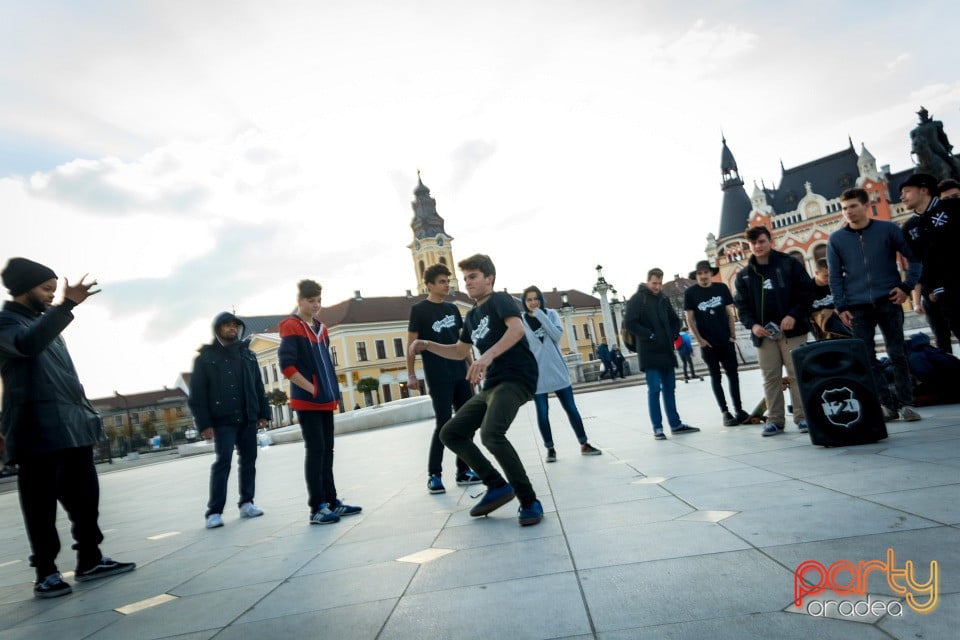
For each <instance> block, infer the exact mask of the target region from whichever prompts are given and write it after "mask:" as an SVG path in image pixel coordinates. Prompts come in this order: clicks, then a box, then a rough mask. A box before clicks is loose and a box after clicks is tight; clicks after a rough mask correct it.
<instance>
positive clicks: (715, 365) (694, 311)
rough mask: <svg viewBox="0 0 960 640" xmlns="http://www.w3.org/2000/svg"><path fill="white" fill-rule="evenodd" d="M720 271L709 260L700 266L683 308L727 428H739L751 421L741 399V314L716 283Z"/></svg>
mask: <svg viewBox="0 0 960 640" xmlns="http://www.w3.org/2000/svg"><path fill="white" fill-rule="evenodd" d="M719 271H720V270H719V269H718V268H717V267H714V266H712V265H711V264H710V263H709V262H707V261H706V260H701V261H700V262H698V263H697V266H696V269H694V271H693V273H691V274H690V278H691V279H692V280H695V281H696V284H694V285H693V286H691V287H688V288H687V290H686V291H684V293H683V308H684V314H685V315H686V318H687V324H688V325H690V330H691V331H693V335H695V336H696V337H697V343H698V344H699V345H700V353H701V355H702V357H703V361H704V363H706V365H707V370H708V371H709V372H710V386H711V387H712V389H713V397H714V398H716V400H717V405H718V406H719V407H720V415H721V419H722V421H723V426H725V427H735V426H736V425H738V424H746V423H748V422H749V421H750V414H749V413H747V412H746V411H744V409H743V401H742V400H741V399H740V374H739V372H738V370H737V325H736V322H737V313H736V311H735V310H734V308H733V296H732V295H730V289H729V288H728V287H727V285H725V284H723V283H722V282H714V281H713V276H715V275H717V273H719ZM720 367H723V371H724V373H726V374H727V388H728V389H729V390H730V400H731V401H732V402H733V410H734V413H730V409H729V407H728V406H727V398H726V396H724V394H723V385H722V384H721V379H720Z"/></svg>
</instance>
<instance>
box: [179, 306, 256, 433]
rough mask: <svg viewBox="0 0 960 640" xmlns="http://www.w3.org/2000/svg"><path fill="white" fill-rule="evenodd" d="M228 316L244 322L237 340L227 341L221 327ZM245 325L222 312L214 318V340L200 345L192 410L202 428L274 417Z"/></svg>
mask: <svg viewBox="0 0 960 640" xmlns="http://www.w3.org/2000/svg"><path fill="white" fill-rule="evenodd" d="M228 320H234V321H236V322H238V323H239V324H240V335H238V336H237V341H236V342H233V343H230V344H223V343H221V342H220V340H219V339H218V338H217V335H216V333H217V327H218V326H219V325H221V324H223V323H224V322H227V321H228ZM244 329H245V327H244V324H243V322H241V321H240V319H239V318H237V317H236V316H235V315H233V314H231V313H226V312H224V313H221V314H220V315H218V316H217V317H216V318H215V319H214V321H213V333H214V337H213V342H211V343H210V344H205V345H203V346H202V347H200V354H199V355H198V356H197V359H196V360H195V361H194V363H193V373H192V374H191V375H190V398H189V400H188V401H187V403H188V404H189V405H190V412H191V413H193V418H194V421H195V422H196V423H197V428H198V429H206V428H207V427H223V426H231V425H236V426H241V425H243V424H250V423H253V422H256V421H257V420H258V419H262V420H269V419H270V403H269V402H268V401H267V396H266V393H265V392H264V389H263V378H262V377H261V375H260V365H259V364H257V357H256V356H255V355H254V354H253V352H252V351H251V350H250V342H249V340H243V331H244Z"/></svg>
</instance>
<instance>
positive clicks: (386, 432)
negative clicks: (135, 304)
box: [0, 371, 960, 640]
mask: <svg viewBox="0 0 960 640" xmlns="http://www.w3.org/2000/svg"><path fill="white" fill-rule="evenodd" d="M628 380H629V379H628ZM741 381H742V384H741V386H742V389H743V396H744V399H745V400H746V401H747V404H748V405H751V406H752V404H754V403H755V402H756V400H757V399H758V398H759V395H760V390H761V386H760V379H759V374H758V373H757V372H756V371H746V372H743V373H742V375H741ZM677 399H678V405H679V407H680V412H681V416H682V417H683V419H684V421H685V422H688V423H690V424H694V425H697V426H700V427H701V428H702V429H703V431H702V432H701V433H697V434H689V435H685V436H677V437H671V436H669V434H668V440H667V441H665V442H659V441H655V440H654V439H653V437H652V430H651V427H650V424H649V420H648V418H647V415H646V387H642V386H629V385H617V386H613V385H610V386H607V387H603V386H599V385H598V386H597V388H595V389H592V390H591V392H590V393H578V394H577V403H578V406H579V408H580V411H581V413H582V415H583V417H584V422H585V425H586V429H587V433H588V435H589V437H590V441H591V443H593V444H594V445H595V446H597V447H600V448H601V449H602V450H603V452H604V453H603V455H602V456H596V457H586V456H581V455H579V451H578V445H577V442H576V439H575V438H574V436H573V433H572V430H571V429H570V428H569V425H568V423H567V420H566V417H565V415H564V413H563V411H562V410H561V409H560V407H559V404H557V403H556V401H555V400H551V418H552V424H553V430H554V438H555V441H556V445H557V450H558V454H559V459H558V461H557V462H556V463H551V464H547V463H545V461H544V450H543V447H542V444H541V442H540V437H539V432H538V430H537V427H536V417H535V412H534V408H533V405H532V403H531V404H528V405H526V406H524V407H523V408H522V409H521V411H520V413H519V414H518V416H517V419H516V421H515V423H514V425H513V426H512V427H511V430H510V438H511V441H512V442H513V443H514V445H515V447H516V449H517V451H518V453H519V455H520V456H521V458H522V459H523V461H524V464H525V465H526V467H527V471H528V474H529V476H530V478H531V481H532V482H533V484H534V487H535V489H536V490H537V492H538V495H539V497H540V499H541V500H542V501H543V504H544V509H545V512H546V515H545V519H544V521H543V522H542V523H540V524H539V525H537V526H533V527H519V526H518V525H517V521H516V510H517V504H516V502H513V503H510V504H508V505H506V506H504V507H503V508H501V509H499V510H497V511H495V512H494V513H493V514H491V515H490V516H489V517H486V518H480V519H475V518H471V517H470V516H469V514H468V511H469V508H470V506H471V505H472V504H474V502H475V501H476V499H477V498H475V497H473V496H476V495H478V494H479V493H480V492H481V490H482V488H481V487H477V486H473V487H457V486H456V484H455V483H454V482H453V480H452V477H449V476H446V477H445V479H444V481H445V484H446V487H447V493H446V494H443V495H429V494H428V493H427V491H426V487H425V483H426V473H425V469H424V468H425V466H426V456H427V442H428V438H429V435H430V432H431V430H432V428H433V425H432V423H431V422H430V421H420V422H413V423H409V424H404V425H396V426H392V427H387V428H382V429H377V430H373V431H364V432H356V433H349V434H343V435H340V436H338V438H337V447H336V461H335V470H336V479H337V486H338V490H339V492H340V495H341V497H342V498H343V499H344V500H345V501H346V502H348V503H350V504H359V505H362V506H363V508H364V510H363V513H362V514H360V515H358V516H353V517H350V518H343V519H342V520H341V522H339V523H337V524H334V525H327V526H311V525H310V524H309V523H308V522H307V515H308V513H307V506H306V492H305V489H304V483H303V478H302V473H303V471H302V469H303V449H302V445H300V444H295V443H291V444H282V445H276V446H272V447H269V448H266V449H261V450H260V451H259V460H258V464H257V469H258V476H257V503H258V505H260V506H261V507H262V508H263V509H264V510H265V512H266V514H265V515H264V516H263V517H261V518H255V519H241V518H239V516H238V513H237V511H236V509H235V503H229V504H228V506H227V509H226V511H225V513H224V520H225V523H226V526H224V527H222V528H220V529H216V530H211V531H208V530H206V529H204V527H203V524H204V518H203V514H204V510H205V503H206V490H207V481H208V474H209V466H210V464H211V463H212V456H211V455H210V454H205V455H204V454H201V455H198V456H192V457H189V458H183V459H177V458H173V457H172V456H163V457H160V456H158V457H157V458H156V459H155V460H162V462H160V463H153V464H150V463H148V462H147V461H139V463H138V464H136V465H134V464H126V463H122V464H121V463H118V464H115V465H112V466H111V467H110V468H109V469H104V468H101V471H102V473H101V494H102V499H101V520H100V521H101V526H102V528H103V530H104V533H105V535H106V541H105V543H104V545H103V548H104V551H105V553H107V554H108V555H111V556H113V557H116V558H119V559H122V560H128V559H129V560H133V561H136V562H137V563H138V569H137V570H136V571H135V572H133V573H131V574H127V575H124V576H118V577H114V578H108V579H105V580H102V581H97V582H92V583H82V584H75V585H74V593H73V594H71V595H69V596H66V597H63V598H59V599H55V600H50V601H40V600H36V599H34V598H33V597H32V590H31V582H32V579H33V573H32V570H31V568H30V567H29V565H28V562H27V557H28V556H29V549H28V548H27V543H26V538H25V535H24V533H23V524H22V519H21V516H20V513H19V505H18V502H17V501H18V495H17V492H16V491H15V487H14V486H12V485H10V484H9V483H7V484H4V487H3V491H0V640H7V639H16V638H38V637H66V638H71V639H73V638H91V639H98V640H99V639H104V638H178V639H184V640H207V639H209V638H218V639H219V638H228V639H229V638H252V637H256V638H263V637H268V638H269V637H331V638H334V637H335V638H358V639H367V638H370V639H374V638H377V639H383V640H385V639H397V638H416V639H418V640H420V639H431V638H437V639H444V640H446V639H451V638H457V639H458V640H459V639H468V638H482V639H483V640H489V639H490V638H543V639H547V638H551V639H559V638H569V639H585V638H602V639H604V640H622V639H626V638H630V639H634V638H658V639H659V638H704V637H710V638H717V639H720V640H723V639H726V638H730V639H733V638H737V639H742V638H771V637H776V638H778V639H780V640H789V639H794V638H796V639H800V638H803V639H804V640H806V639H807V638H810V637H818V638H844V639H846V638H867V639H872V638H878V639H880V638H884V639H887V640H889V639H891V638H893V639H904V640H906V639H908V638H919V637H922V638H927V639H929V638H946V637H953V636H954V634H953V632H954V631H955V630H956V629H957V628H958V626H960V544H958V542H960V511H958V509H960V506H958V505H960V500H958V498H960V406H943V407H926V408H921V409H920V413H921V414H922V415H923V416H924V420H922V421H921V422H917V423H910V424H905V423H899V422H894V423H890V424H889V425H888V431H889V432H890V437H889V438H888V439H887V440H884V441H881V442H878V443H874V444H870V445H865V446H859V447H847V448H821V447H813V446H811V445H810V442H809V438H808V437H807V436H804V435H802V434H799V433H797V432H796V430H795V429H790V428H789V427H788V431H787V433H786V434H783V435H780V436H777V437H773V438H761V437H760V433H759V431H760V427H758V426H740V427H733V428H725V427H722V426H721V425H720V413H719V411H718V410H717V409H716V406H715V404H714V401H713V397H712V394H711V392H710V387H709V383H707V382H703V383H700V382H694V383H690V384H687V385H680V386H679V387H678V388H677ZM445 461H446V463H447V468H448V469H450V468H452V466H453V465H452V456H450V454H449V453H448V454H447V456H446V460H445ZM104 471H105V472H104ZM235 474H236V471H235V470H234V475H233V477H232V478H231V484H230V489H229V491H230V493H229V495H230V496H231V499H233V498H232V496H234V495H236V477H235ZM58 524H59V530H60V535H61V538H62V541H63V546H64V549H63V551H62V552H61V554H60V558H59V561H60V565H61V570H62V571H64V573H65V576H66V577H67V579H68V581H71V582H73V581H72V574H71V573H70V572H71V570H72V569H73V558H72V557H71V552H70V550H69V541H70V536H69V522H68V521H67V519H66V517H65V516H63V515H62V514H61V517H60V520H59V523H58ZM887 549H893V550H894V551H895V554H896V559H897V560H896V562H897V564H898V565H899V566H901V567H902V563H903V562H906V561H907V560H909V561H911V562H913V563H914V566H915V567H916V571H917V576H918V579H926V578H927V577H928V576H929V567H930V562H931V561H936V562H937V563H938V566H939V592H938V606H937V607H936V609H935V610H934V611H932V612H931V613H929V614H926V615H921V614H918V613H915V612H914V611H913V610H911V609H909V608H908V607H901V609H903V611H902V613H903V615H902V616H896V615H891V614H890V613H887V614H886V615H881V616H877V617H871V618H866V617H865V618H861V619H856V618H855V617H850V616H848V617H844V616H843V615H841V614H835V616H834V618H835V619H834V618H823V617H819V616H814V615H810V614H809V613H808V612H807V611H805V610H803V609H802V608H801V609H797V608H796V607H793V605H792V600H793V588H794V584H793V576H794V570H795V568H796V567H797V565H799V564H800V563H802V562H804V561H806V560H816V561H819V562H821V563H823V564H824V565H825V566H829V565H830V564H831V563H834V562H839V561H849V562H852V563H854V564H856V563H857V562H858V561H868V560H874V559H885V557H886V556H885V554H886V550H887ZM841 575H842V576H843V577H844V578H846V577H847V576H846V574H842V573H841ZM808 578H809V575H808ZM867 586H868V587H869V593H870V594H871V597H876V598H884V599H886V600H887V601H891V600H892V601H893V602H896V603H903V597H902V596H901V595H899V594H897V593H895V591H894V590H893V589H892V588H891V587H890V586H889V584H888V583H887V581H886V580H885V579H884V577H883V576H882V575H880V574H879V573H875V574H872V575H870V576H869V577H868V579H867ZM816 597H818V598H828V597H829V598H836V599H838V600H839V596H835V594H833V592H832V591H828V592H826V594H819V595H818V596H816ZM851 597H852V596H851Z"/></svg>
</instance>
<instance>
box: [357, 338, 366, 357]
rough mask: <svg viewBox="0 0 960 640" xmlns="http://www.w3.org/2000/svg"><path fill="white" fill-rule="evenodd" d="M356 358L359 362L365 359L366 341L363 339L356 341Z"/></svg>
mask: <svg viewBox="0 0 960 640" xmlns="http://www.w3.org/2000/svg"><path fill="white" fill-rule="evenodd" d="M357 360H359V361H360V362H366V361H367V343H366V342H364V341H363V340H361V341H360V342H357Z"/></svg>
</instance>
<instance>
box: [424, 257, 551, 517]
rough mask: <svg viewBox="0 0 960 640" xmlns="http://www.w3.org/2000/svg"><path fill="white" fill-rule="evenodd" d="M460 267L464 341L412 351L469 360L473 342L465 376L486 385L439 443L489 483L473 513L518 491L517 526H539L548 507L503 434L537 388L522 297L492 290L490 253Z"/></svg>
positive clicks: (491, 508)
mask: <svg viewBox="0 0 960 640" xmlns="http://www.w3.org/2000/svg"><path fill="white" fill-rule="evenodd" d="M458 266H459V267H460V270H461V271H462V272H463V279H464V285H465V288H466V290H467V295H469V296H470V297H471V298H472V299H473V300H474V301H475V302H476V306H475V307H474V308H473V309H471V310H470V312H469V313H467V317H466V321H465V322H464V326H463V330H462V331H461V332H460V339H459V340H458V341H457V343H456V344H440V343H437V342H433V341H430V340H414V341H413V342H412V343H410V352H411V353H412V354H417V353H421V352H424V351H429V352H430V353H433V354H436V355H439V356H443V357H444V358H448V359H450V360H463V359H465V358H466V357H467V356H468V354H469V353H470V352H471V349H472V346H475V347H476V348H477V350H478V351H479V352H480V354H481V355H480V357H479V358H477V359H476V360H475V361H474V362H473V364H471V365H470V367H469V368H468V369H467V380H469V381H470V383H471V384H480V383H482V385H483V388H482V390H481V391H480V393H478V394H477V395H475V396H473V398H471V399H470V400H468V401H467V403H466V404H464V405H463V406H462V407H461V408H460V409H459V410H458V411H457V413H456V415H454V416H453V418H451V419H450V420H449V421H448V422H447V423H446V424H445V425H444V426H443V428H442V429H441V430H440V440H441V441H442V442H443V444H444V445H446V446H447V448H449V449H450V450H451V451H453V452H454V453H456V454H457V455H458V456H460V457H461V458H463V459H464V460H465V461H466V463H467V464H469V465H470V467H471V468H472V469H473V470H474V471H475V472H476V473H477V474H478V475H479V476H480V478H481V479H482V480H483V483H484V484H485V485H486V487H487V492H486V493H485V494H484V496H483V498H481V499H480V501H479V502H478V503H477V504H475V505H474V506H473V508H472V509H470V515H471V516H485V515H487V514H489V513H491V512H492V511H494V510H495V509H497V508H499V507H502V506H503V505H505V504H506V503H508V502H510V501H511V500H513V498H514V497H515V496H516V497H517V498H518V499H519V500H520V510H519V520H520V525H521V526H526V525H532V524H537V523H538V522H540V520H542V519H543V506H542V505H541V504H540V501H539V500H537V494H536V492H535V491H534V490H533V485H531V484H530V480H529V479H528V478H527V472H526V470H525V469H524V468H523V463H522V462H521V461H520V456H519V455H517V452H516V450H515V449H514V448H513V445H512V444H510V441H509V440H507V437H506V433H507V429H509V428H510V424H511V423H512V422H513V419H514V418H515V417H516V415H517V411H519V409H520V407H521V406H522V405H523V404H524V403H525V402H527V401H528V400H530V399H531V398H532V397H533V394H534V393H535V392H536V390H537V361H536V359H535V358H534V357H533V354H532V353H531V352H530V348H529V346H527V339H526V337H525V335H524V330H523V324H522V321H521V320H520V307H519V305H518V304H517V301H516V300H514V298H513V297H512V296H510V295H509V294H507V293H502V292H495V291H494V290H493V283H494V280H495V279H496V273H497V272H496V267H494V265H493V261H492V260H490V257H489V256H485V255H482V254H478V255H475V256H471V257H469V258H467V259H466V260H463V261H462V262H460V263H459V265H458ZM471 345H472V346H471ZM478 429H479V430H480V441H481V442H482V443H483V445H484V446H485V447H486V448H487V449H488V450H489V451H490V453H492V454H493V456H494V457H495V458H496V459H497V462H499V463H500V466H501V468H502V469H503V473H504V474H505V475H506V476H507V480H509V483H508V482H507V480H504V478H503V476H502V475H500V472H499V471H497V469H496V468H495V467H494V466H493V465H492V464H491V463H490V461H489V460H487V458H486V456H484V455H483V452H482V451H480V448H479V447H478V446H477V445H476V444H474V442H473V435H474V433H476V431H477V430H478Z"/></svg>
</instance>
